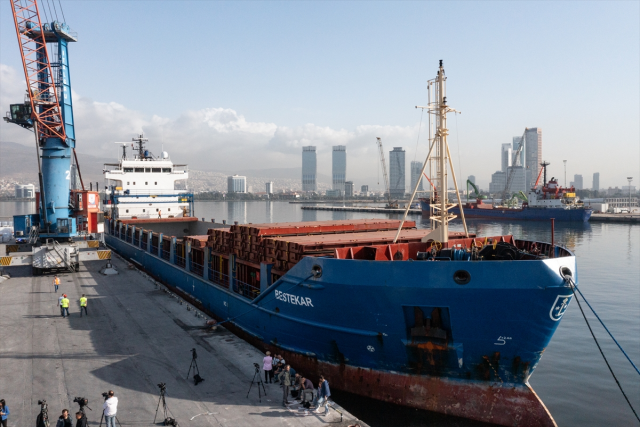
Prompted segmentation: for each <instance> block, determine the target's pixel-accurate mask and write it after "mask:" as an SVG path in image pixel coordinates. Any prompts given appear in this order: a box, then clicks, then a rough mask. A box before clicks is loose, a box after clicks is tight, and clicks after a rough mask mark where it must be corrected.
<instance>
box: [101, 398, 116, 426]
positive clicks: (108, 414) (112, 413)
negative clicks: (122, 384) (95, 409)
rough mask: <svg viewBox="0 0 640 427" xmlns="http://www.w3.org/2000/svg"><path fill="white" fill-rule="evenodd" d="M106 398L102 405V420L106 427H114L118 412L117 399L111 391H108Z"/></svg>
mask: <svg viewBox="0 0 640 427" xmlns="http://www.w3.org/2000/svg"><path fill="white" fill-rule="evenodd" d="M107 395H108V397H107V399H106V400H105V401H104V404H103V405H102V409H103V411H104V419H105V421H106V424H107V427H116V412H118V398H117V397H115V396H114V393H113V390H109V393H107Z"/></svg>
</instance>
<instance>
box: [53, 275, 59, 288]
mask: <svg viewBox="0 0 640 427" xmlns="http://www.w3.org/2000/svg"><path fill="white" fill-rule="evenodd" d="M58 286H60V278H59V277H58V276H56V277H54V278H53V287H54V288H55V290H56V292H58Z"/></svg>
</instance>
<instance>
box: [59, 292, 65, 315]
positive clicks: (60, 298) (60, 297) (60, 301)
mask: <svg viewBox="0 0 640 427" xmlns="http://www.w3.org/2000/svg"><path fill="white" fill-rule="evenodd" d="M63 299H64V295H60V296H59V297H58V307H60V316H64V311H63V310H62V300H63Z"/></svg>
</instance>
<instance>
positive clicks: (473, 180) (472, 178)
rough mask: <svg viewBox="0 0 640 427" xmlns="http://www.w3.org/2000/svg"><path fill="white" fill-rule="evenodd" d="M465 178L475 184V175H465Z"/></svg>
mask: <svg viewBox="0 0 640 427" xmlns="http://www.w3.org/2000/svg"><path fill="white" fill-rule="evenodd" d="M467 180H469V181H471V182H473V185H476V176H475V175H469V176H468V177H467Z"/></svg>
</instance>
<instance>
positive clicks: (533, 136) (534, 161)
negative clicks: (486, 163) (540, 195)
mask: <svg viewBox="0 0 640 427" xmlns="http://www.w3.org/2000/svg"><path fill="white" fill-rule="evenodd" d="M524 139H525V142H524V149H523V151H524V152H525V156H524V166H525V168H526V172H525V174H526V176H525V179H526V183H525V188H531V187H532V186H533V184H535V180H536V179H537V178H538V172H540V168H541V167H542V166H540V163H542V129H540V128H527V129H526V130H525V132H524ZM514 166H517V165H514Z"/></svg>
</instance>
